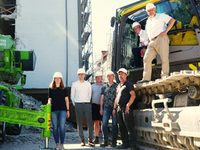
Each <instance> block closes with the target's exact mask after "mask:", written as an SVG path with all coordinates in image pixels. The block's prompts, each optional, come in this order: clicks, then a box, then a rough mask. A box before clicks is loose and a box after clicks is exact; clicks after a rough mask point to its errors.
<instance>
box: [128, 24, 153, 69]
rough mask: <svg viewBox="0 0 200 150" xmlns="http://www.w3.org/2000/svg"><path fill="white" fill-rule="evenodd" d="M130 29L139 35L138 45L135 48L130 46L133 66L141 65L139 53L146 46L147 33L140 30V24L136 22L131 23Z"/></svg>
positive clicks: (141, 52)
mask: <svg viewBox="0 0 200 150" xmlns="http://www.w3.org/2000/svg"><path fill="white" fill-rule="evenodd" d="M132 29H133V30H134V31H135V33H136V34H138V35H139V36H140V45H139V47H137V48H132V52H133V57H134V66H135V67H136V68H137V67H142V63H141V55H142V54H143V51H142V49H143V48H146V46H147V45H148V40H149V38H148V35H147V32H146V31H145V30H142V28H141V25H140V24H139V23H138V22H134V23H133V25H132Z"/></svg>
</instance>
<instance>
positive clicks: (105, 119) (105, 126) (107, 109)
mask: <svg viewBox="0 0 200 150" xmlns="http://www.w3.org/2000/svg"><path fill="white" fill-rule="evenodd" d="M112 111H113V108H112V107H104V110H103V135H104V141H108V121H109V119H110V116H112V140H113V142H115V141H116V140H117V117H116V116H115V117H114V116H113V115H112Z"/></svg>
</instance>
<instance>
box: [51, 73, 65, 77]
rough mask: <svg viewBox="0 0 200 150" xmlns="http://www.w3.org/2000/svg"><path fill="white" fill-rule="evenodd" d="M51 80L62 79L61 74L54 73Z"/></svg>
mask: <svg viewBox="0 0 200 150" xmlns="http://www.w3.org/2000/svg"><path fill="white" fill-rule="evenodd" d="M53 78H63V76H62V73H60V72H55V73H54V75H53Z"/></svg>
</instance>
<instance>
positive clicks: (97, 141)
mask: <svg viewBox="0 0 200 150" xmlns="http://www.w3.org/2000/svg"><path fill="white" fill-rule="evenodd" d="M94 143H95V144H99V137H98V136H96V138H95V140H94Z"/></svg>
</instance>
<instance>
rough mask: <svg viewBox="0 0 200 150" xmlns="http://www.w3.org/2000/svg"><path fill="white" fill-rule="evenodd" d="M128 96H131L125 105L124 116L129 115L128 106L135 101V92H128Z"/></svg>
mask: <svg viewBox="0 0 200 150" xmlns="http://www.w3.org/2000/svg"><path fill="white" fill-rule="evenodd" d="M130 95H131V97H130V100H129V102H128V103H127V104H126V110H125V113H126V114H129V110H130V106H131V105H132V104H133V102H134V100H135V98H136V95H135V91H134V90H131V91H130Z"/></svg>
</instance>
